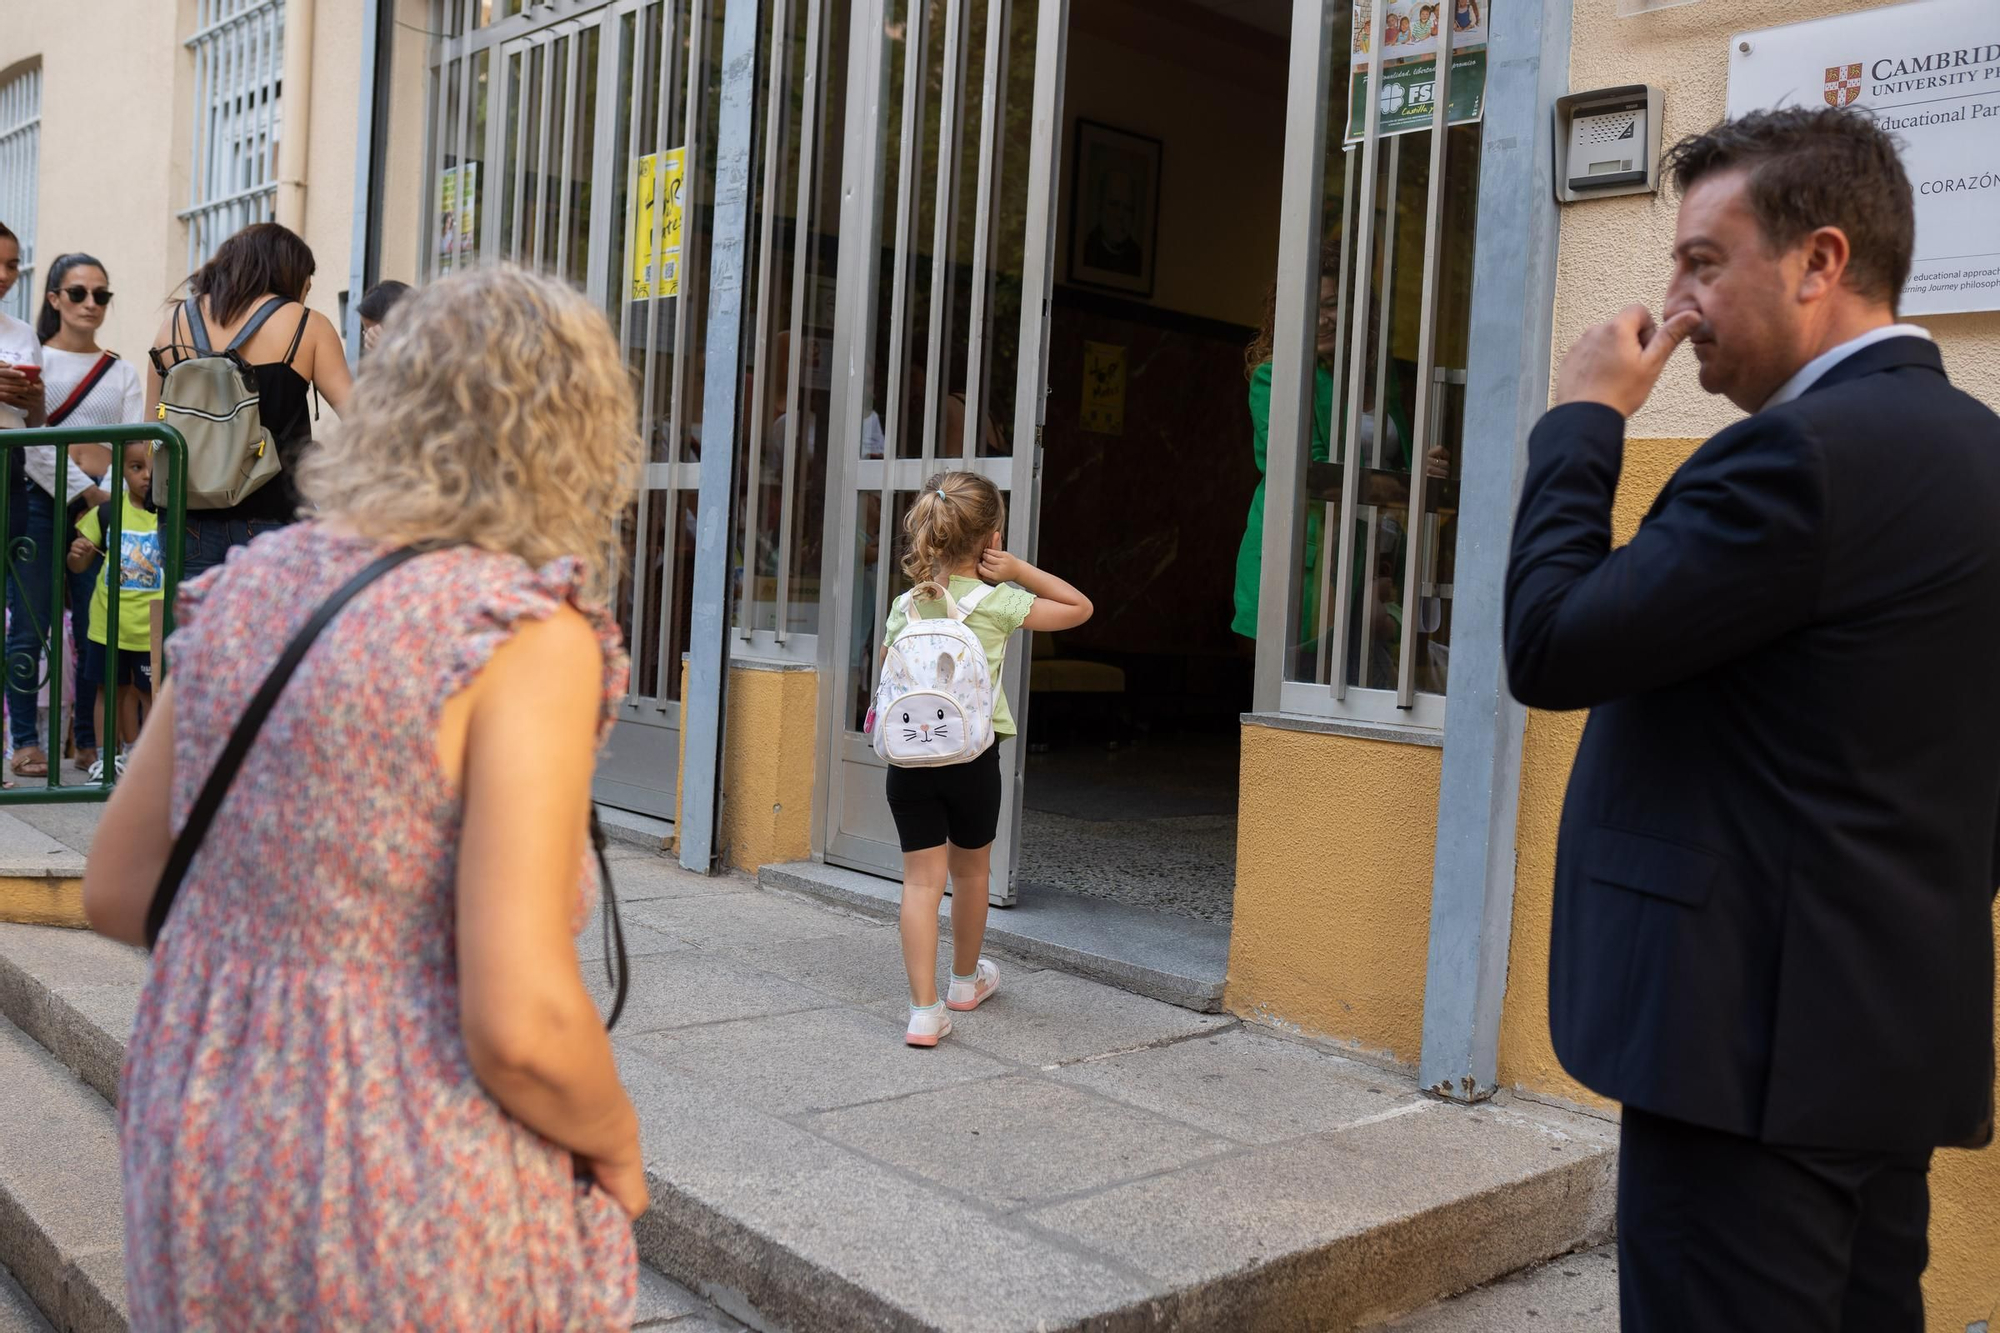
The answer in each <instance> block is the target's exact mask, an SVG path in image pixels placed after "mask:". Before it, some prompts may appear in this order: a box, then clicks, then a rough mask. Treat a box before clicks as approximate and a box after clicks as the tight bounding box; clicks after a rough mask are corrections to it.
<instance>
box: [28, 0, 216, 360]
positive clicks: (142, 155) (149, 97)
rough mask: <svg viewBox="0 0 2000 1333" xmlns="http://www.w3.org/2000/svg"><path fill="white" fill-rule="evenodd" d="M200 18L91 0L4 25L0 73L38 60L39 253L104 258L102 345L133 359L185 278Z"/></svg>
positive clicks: (170, 6)
mask: <svg viewBox="0 0 2000 1333" xmlns="http://www.w3.org/2000/svg"><path fill="white" fill-rule="evenodd" d="M193 17H194V5H193V0H178V3H161V0H96V2H95V3H94V4H93V6H92V10H91V19H90V22H89V23H87V24H86V23H80V22H79V21H78V18H77V14H76V12H75V10H74V9H72V8H71V7H69V6H66V5H28V4H18V5H9V6H8V7H7V18H6V21H5V22H4V23H0V71H5V70H7V69H9V68H11V67H14V66H17V65H19V64H21V63H22V62H25V61H28V60H31V59H36V58H39V59H40V60H41V62H42V76H43V77H42V129H41V204H40V209H39V217H38V218H37V220H36V224H35V231H36V250H37V255H38V257H39V259H41V260H43V261H46V260H49V259H53V258H54V257H55V256H56V255H59V254H61V253H63V252H64V251H67V250H82V251H85V252H87V253H89V254H93V255H96V256H97V257H98V258H99V259H102V260H103V261H104V263H105V264H106V266H107V267H108V268H109V269H110V271H111V283H112V287H113V288H114V290H116V291H117V293H118V299H117V300H116V301H115V302H113V303H112V307H111V311H110V314H109V317H108V318H107V319H106V321H105V326H104V334H103V342H104V345H105V346H107V347H109V348H111V349H112V350H114V351H117V352H120V353H123V354H124V355H125V356H128V357H139V356H143V355H144V354H145V351H146V348H147V346H148V345H150V343H151V341H152V337H153V330H154V329H155V328H156V327H157V326H158V323H159V303H160V301H161V300H162V299H163V298H164V297H165V296H166V294H167V291H168V289H169V288H170V287H171V286H172V285H173V284H174V283H176V282H178V281H180V280H181V279H182V278H184V277H186V276H187V271H186V266H185V261H186V259H187V232H186V228H185V227H183V226H182V224H181V223H180V222H179V221H177V220H176V219H175V217H174V214H175V212H176V211H177V210H178V209H180V208H183V207H185V206H186V203H187V182H188V153H189V142H188V140H189V132H190V127H191V124H192V115H193V111H192V106H191V101H190V99H191V97H192V93H191V92H187V91H186V90H187V89H188V88H189V87H190V84H191V82H192V76H193V69H192V65H191V63H190V60H189V58H188V56H187V53H186V51H185V50H184V49H183V48H182V47H181V44H180V34H181V33H182V32H184V31H186V30H187V29H188V27H190V26H191V25H192V23H193ZM108 34H116V36H117V40H106V36H107V35H108ZM0 221H4V222H6V223H8V225H10V226H17V225H18V224H19V222H20V220H19V219H15V218H0ZM42 276H43V275H42V274H41V273H37V274H36V275H35V283H36V291H35V292H34V293H33V294H32V296H31V306H32V305H33V304H34V303H38V302H39V301H40V300H41V291H40V286H41V281H42Z"/></svg>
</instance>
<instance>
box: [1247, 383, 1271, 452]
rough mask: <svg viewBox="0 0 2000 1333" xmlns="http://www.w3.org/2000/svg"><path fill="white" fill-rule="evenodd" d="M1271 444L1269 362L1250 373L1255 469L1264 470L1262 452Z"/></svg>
mask: <svg viewBox="0 0 2000 1333" xmlns="http://www.w3.org/2000/svg"><path fill="white" fill-rule="evenodd" d="M1270 444H1271V363H1270V362H1269V361H1266V362H1265V363H1264V364H1263V365H1261V366H1259V367H1257V369H1256V370H1254V371H1252V372H1251V373H1250V453H1251V455H1252V456H1253V457H1254V458H1255V459H1256V460H1257V471H1258V472H1259V473H1260V474H1261V473H1262V472H1263V471H1264V454H1265V452H1266V451H1267V450H1268V449H1269V448H1270Z"/></svg>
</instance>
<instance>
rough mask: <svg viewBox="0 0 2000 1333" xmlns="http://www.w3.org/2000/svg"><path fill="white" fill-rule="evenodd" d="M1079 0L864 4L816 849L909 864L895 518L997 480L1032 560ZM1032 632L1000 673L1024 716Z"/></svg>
mask: <svg viewBox="0 0 2000 1333" xmlns="http://www.w3.org/2000/svg"><path fill="white" fill-rule="evenodd" d="M1067 10H1068V2H1067V0H860V2H858V3H856V4H855V6H854V11H853V14H854V19H853V25H852V31H851V41H852V55H851V61H852V64H851V68H852V70H853V71H854V77H853V78H852V80H851V81H850V85H849V96H850V101H849V112H848V116H847V124H848V126H849V127H850V131H849V133H850V139H849V142H848V146H847V152H846V155H845V166H844V170H843V179H842V214H841V246H842V252H841V262H840V272H839V291H838V313H837V316H836V329H835V334H834V340H835V341H834V351H833V364H834V367H835V374H834V386H833V388H834V398H833V409H834V410H833V418H834V421H835V423H836V424H837V427H838V429H837V430H836V432H835V439H836V440H838V441H840V442H841V443H840V446H839V448H838V450H837V451H836V456H835V458H834V460H833V461H834V466H833V467H831V468H830V469H829V478H828V484H829V487H830V488H831V491H832V493H831V494H830V495H829V498H828V506H827V509H828V516H829V521H828V524H827V531H828V533H829V534H832V533H841V534H847V536H845V537H843V539H842V540H839V541H832V540H829V543H828V548H829V549H828V553H827V557H826V566H827V569H826V579H827V584H828V586H829V587H830V588H831V589H832V590H833V597H832V599H831V605H832V608H833V610H832V616H831V624H830V625H829V626H828V629H829V631H830V632H828V633H827V634H825V635H824V637H823V640H822V645H821V657H820V668H821V672H822V676H821V679H822V681H824V682H827V684H826V685H825V686H823V688H822V693H821V709H820V723H819V731H820V744H821V747H822V749H821V754H822V762H823V764H824V767H823V769H822V772H823V773H824V775H825V780H824V781H822V782H821V783H820V784H819V792H820V795H819V798H818V799H819V808H818V810H817V811H816V816H817V817H816V820H815V839H814V841H815V850H816V851H819V852H820V853H821V854H823V855H824V856H825V858H826V859H827V860H828V861H830V862H833V863H836V864H839V865H845V866H850V867H853V868H855V869H860V870H868V871H873V872H876V873H880V874H890V875H895V874H900V873H901V870H902V854H901V852H900V850H899V848H898V844H897V841H896V832H895V825H894V823H893V821H892V820H891V819H890V816H889V808H888V803H887V801H886V800H885V799H884V795H883V787H884V781H885V778H884V773H883V768H882V764H881V762H880V761H879V760H877V759H876V758H875V755H874V752H873V750H872V749H871V747H870V744H869V738H868V737H867V736H866V735H865V734H864V733H863V732H862V725H863V722H864V720H865V718H866V716H867V713H868V707H869V702H870V695H871V694H872V693H873V690H874V684H875V664H876V662H877V661H878V660H879V655H880V650H881V646H882V642H881V639H882V625H883V620H884V618H885V615H886V612H887V607H888V604H889V601H890V599H891V598H892V597H894V596H895V595H896V594H897V593H899V592H900V591H901V589H902V586H903V580H902V576H901V573H900V571H899V569H898V568H897V560H898V554H899V551H900V535H901V531H902V521H903V516H904V515H905V514H906V513H907V512H908V509H909V505H910V503H911V501H912V499H913V498H914V497H915V496H916V494H917V493H918V492H919V490H920V489H921V488H922V486H923V483H924V481H925V480H926V479H927V478H929V477H930V476H931V475H932V474H934V473H936V472H938V471H941V470H945V469H950V468H961V469H965V470H969V471H977V472H979V473H981V474H983V475H984V476H986V477H987V478H988V479H990V480H991V481H992V482H993V483H994V484H995V485H997V486H999V487H1000V489H1001V490H1002V491H1003V492H1005V494H1006V496H1007V503H1008V531H1007V541H1008V545H1009V548H1010V549H1012V550H1013V551H1015V552H1016V553H1018V554H1020V555H1022V556H1023V557H1025V558H1029V559H1032V558H1033V556H1034V550H1035V511H1036V503H1037V495H1036V487H1037V483H1038V479H1039V476H1040V470H1041V447H1040V446H1041V427H1042V420H1043V416H1042V413H1043V400H1044V396H1045V395H1044V385H1045V382H1046V377H1047V331H1048V302H1049V293H1050V285H1051V281H1052V278H1053V273H1052V266H1051V252H1052V250H1053V237H1054V225H1055V207H1054V203H1055V190H1054V186H1055V181H1056V166H1057V156H1058V150H1059V145H1058V138H1059V136H1058V134H1057V127H1058V126H1059V125H1060V123H1061V96H1062V75H1063V50H1064V38H1065V32H1066V21H1067ZM1028 655H1029V649H1028V644H1027V642H1026V638H1025V636H1023V637H1022V639H1021V641H1019V642H1017V643H1016V644H1015V645H1014V647H1013V649H1012V651H1011V652H1010V654H1009V657H1008V662H1007V670H1006V673H1005V679H1004V682H1003V684H1004V688H1005V689H1006V691H1007V694H1008V698H1009V699H1010V700H1011V701H1012V703H1013V705H1014V712H1015V714H1016V718H1017V721H1018V722H1019V723H1020V724H1021V725H1022V726H1024V727H1025V725H1026V718H1027V705H1028V699H1027V697H1026V691H1027V671H1026V669H1025V664H1026V662H1027V659H1028ZM1000 757H1001V771H1002V773H1003V774H1004V782H1005V786H1004V794H1003V805H1002V818H1001V823H1000V835H999V840H998V843H997V845H996V846H995V848H994V855H993V878H992V886H993V887H992V897H993V900H994V901H995V902H997V903H1002V904H1005V903H1010V902H1012V901H1013V896H1014V866H1015V859H1016V858H1015V856H1014V848H1015V844H1016V842H1017V838H1018V831H1019V827H1020V809H1021V805H1020V789H1021V784H1020V777H1021V765H1022V757H1023V756H1022V742H1021V741H1019V740H1010V741H1007V742H1005V743H1004V744H1003V748H1002V750H1001V756H1000Z"/></svg>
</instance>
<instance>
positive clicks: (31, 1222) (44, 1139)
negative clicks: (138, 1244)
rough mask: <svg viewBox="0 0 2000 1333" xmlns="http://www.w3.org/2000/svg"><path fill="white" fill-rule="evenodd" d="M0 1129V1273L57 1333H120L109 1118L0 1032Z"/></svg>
mask: <svg viewBox="0 0 2000 1333" xmlns="http://www.w3.org/2000/svg"><path fill="white" fill-rule="evenodd" d="M0 1125H5V1126H6V1127H7V1132H6V1133H5V1134H4V1135H0V1264H4V1265H5V1266H6V1268H7V1270H8V1271H9V1272H11V1273H12V1274H13V1275H14V1277H15V1278H16V1279H17V1280H18V1281H19V1282H20V1284H21V1286H22V1288H23V1289H24V1290H25V1291H26V1292H27V1293H28V1296H29V1297H30V1298H31V1299H32V1300H33V1301H34V1303H35V1304H36V1305H37V1306H38V1307H40V1309H41V1311H42V1313H43V1314H44V1315H46V1316H47V1317H48V1319H49V1322H50V1323H52V1324H54V1325H55V1326H56V1327H57V1328H59V1329H62V1330H63V1333H125V1328H126V1311H125V1251H124V1238H125V1215H124V1203H123V1195H122V1193H121V1187H120V1182H119V1171H118V1120H117V1116H116V1114H115V1113H114V1112H113V1111H112V1109H111V1107H110V1106H109V1105H108V1104H107V1103H106V1102H105V1101H104V1099H103V1098H102V1097H99V1096H98V1095H97V1094H96V1093H94V1092H92V1091H91V1090H90V1089H89V1088H87V1087H85V1086H84V1085H83V1084H82V1083H81V1082H79V1081H78V1080H77V1078H76V1076H75V1075H74V1074H72V1073H71V1072H70V1071H69V1070H67V1069H65V1068H63V1066H62V1065H61V1064H60V1063H59V1062H58V1061H57V1060H56V1058H55V1057H54V1056H52V1055H50V1054H49V1053H48V1052H47V1051H45V1050H43V1049H42V1047H41V1046H40V1045H38V1044H37V1043H36V1042H35V1041H34V1040H33V1039H32V1038H30V1037H29V1036H28V1035H27V1034H26V1033H24V1032H22V1031H21V1030H20V1029H19V1028H17V1027H15V1026H14V1025H13V1024H12V1023H0Z"/></svg>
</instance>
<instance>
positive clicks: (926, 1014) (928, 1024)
mask: <svg viewBox="0 0 2000 1333" xmlns="http://www.w3.org/2000/svg"><path fill="white" fill-rule="evenodd" d="M950 1035H951V1015H950V1014H948V1013H946V1012H945V1010H944V1006H943V1005H941V1004H934V1005H932V1006H931V1007H930V1008H928V1009H919V1008H917V1006H915V1005H914V1004H913V1005H911V1006H910V1028H909V1031H907V1032H905V1033H904V1034H903V1040H904V1041H906V1042H908V1043H909V1044H910V1045H912V1046H935V1045H937V1044H938V1042H939V1041H941V1040H942V1039H944V1038H945V1037H949V1036H950Z"/></svg>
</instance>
